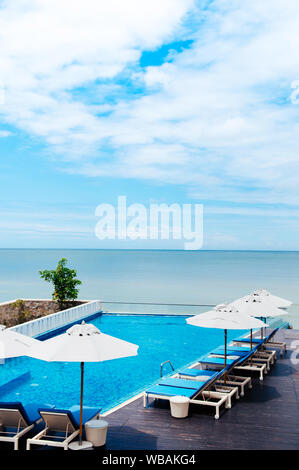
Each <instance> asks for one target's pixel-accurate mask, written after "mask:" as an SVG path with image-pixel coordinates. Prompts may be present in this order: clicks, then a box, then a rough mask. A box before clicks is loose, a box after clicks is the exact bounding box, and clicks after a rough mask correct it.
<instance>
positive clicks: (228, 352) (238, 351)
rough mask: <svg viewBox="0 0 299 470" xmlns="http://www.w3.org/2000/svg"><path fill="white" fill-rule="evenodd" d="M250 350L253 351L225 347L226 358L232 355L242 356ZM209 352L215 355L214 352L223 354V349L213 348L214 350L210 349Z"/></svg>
mask: <svg viewBox="0 0 299 470" xmlns="http://www.w3.org/2000/svg"><path fill="white" fill-rule="evenodd" d="M250 352H253V351H250V350H249V351H240V350H237V351H230V350H229V349H227V351H226V355H227V358H228V359H231V356H233V357H236V356H239V357H240V358H242V357H244V356H247V355H248V354H249V353H250ZM209 354H212V355H215V354H219V355H223V356H224V355H225V349H220V348H217V349H214V351H211V352H210V353H209Z"/></svg>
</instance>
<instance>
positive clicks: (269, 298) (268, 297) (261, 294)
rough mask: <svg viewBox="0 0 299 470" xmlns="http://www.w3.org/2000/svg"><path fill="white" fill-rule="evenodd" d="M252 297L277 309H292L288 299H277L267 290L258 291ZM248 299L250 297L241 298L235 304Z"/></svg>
mask: <svg viewBox="0 0 299 470" xmlns="http://www.w3.org/2000/svg"><path fill="white" fill-rule="evenodd" d="M250 295H251V297H253V298H255V299H258V300H261V301H266V302H268V303H269V304H272V305H273V306H274V307H277V308H287V307H290V306H291V305H292V302H291V301H290V300H286V299H283V298H281V297H277V296H276V295H273V294H271V293H270V292H268V291H266V290H265V289H257V290H255V291H254V292H253V293H252V294H250ZM246 297H248V296H245V297H241V298H240V299H238V300H235V302H239V301H242V299H244V298H246ZM235 302H233V304H235Z"/></svg>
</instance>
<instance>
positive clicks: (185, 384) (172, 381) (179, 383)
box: [158, 377, 207, 390]
mask: <svg viewBox="0 0 299 470" xmlns="http://www.w3.org/2000/svg"><path fill="white" fill-rule="evenodd" d="M206 382H207V380H202V381H200V380H189V379H176V378H173V377H168V378H165V379H163V380H160V382H159V384H158V385H163V387H164V386H169V387H182V388H192V389H193V390H198V389H200V388H201V387H202V385H203V384H205V383H206Z"/></svg>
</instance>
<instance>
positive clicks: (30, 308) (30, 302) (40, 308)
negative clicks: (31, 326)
mask: <svg viewBox="0 0 299 470" xmlns="http://www.w3.org/2000/svg"><path fill="white" fill-rule="evenodd" d="M86 302H87V301H85V300H74V301H70V302H67V304H66V305H65V309H67V308H71V307H76V306H77V305H81V304H84V303H86ZM59 310H60V309H59V307H58V304H57V302H55V301H54V300H49V299H18V300H12V301H10V302H4V303H2V304H0V325H5V326H7V327H10V326H15V325H18V324H20V323H24V322H26V321H29V320H34V319H35V318H40V317H44V316H46V315H49V314H51V313H55V312H59Z"/></svg>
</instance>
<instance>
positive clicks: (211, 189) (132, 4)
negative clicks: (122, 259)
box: [0, 0, 299, 203]
mask: <svg viewBox="0 0 299 470" xmlns="http://www.w3.org/2000/svg"><path fill="white" fill-rule="evenodd" d="M202 5H204V2H200V1H198V2H193V1H191V0H163V2H161V1H157V0H152V1H151V2H148V1H145V0H144V1H140V0H139V1H137V0H134V1H133V0H127V1H126V2H122V1H116V0H113V1H110V2H98V1H91V0H86V1H85V2H84V8H82V2H80V1H74V0H73V1H65V2H58V1H57V0H51V1H50V0H47V1H46V0H35V1H31V2H29V1H25V0H22V1H21V0H11V1H10V2H9V3H8V2H7V3H4V6H3V7H2V9H1V10H0V31H1V32H0V50H1V53H0V67H1V75H2V76H1V80H2V82H3V83H4V86H5V89H6V100H5V103H4V105H2V106H1V107H0V112H1V113H2V117H3V119H4V120H6V121H7V122H9V123H10V124H13V125H15V126H16V127H19V128H21V129H23V130H25V131H27V132H28V133H30V134H31V135H34V136H39V137H42V138H43V139H44V140H45V142H46V143H48V144H49V146H50V148H52V150H54V151H55V152H56V153H57V155H60V157H61V159H62V160H63V161H66V162H69V163H68V166H67V171H70V172H74V173H80V174H84V175H89V176H102V175H109V176H111V175H112V176H119V177H124V178H126V177H130V178H143V179H152V180H159V181H164V182H169V183H182V184H187V185H188V187H189V194H191V195H192V196H193V197H196V198H199V199H226V200H238V201H247V202H250V201H251V202H254V201H263V202H277V201H279V202H285V203H286V202H289V203H298V202H299V201H298V191H297V187H298V184H299V181H298V179H299V176H298V174H299V172H298V169H299V168H298V167H299V158H298V112H299V107H298V106H296V105H294V104H292V102H291V99H290V96H291V93H292V91H293V89H292V88H291V85H292V83H294V81H295V80H297V79H299V67H298V65H297V62H298V61H297V60H296V57H297V51H298V50H299V35H298V22H299V4H298V2H297V0H290V1H289V2H288V5H287V7H286V4H285V2H284V1H283V0H273V1H272V2H271V3H269V2H261V1H260V0H234V1H231V0H230V1H229V0H217V1H214V2H210V4H209V8H203V7H202ZM186 15H187V16H186ZM16 31H17V34H16ZM180 38H182V39H186V38H192V39H193V41H194V42H193V44H192V46H191V47H190V48H189V49H185V50H183V51H182V52H180V53H176V54H172V55H171V57H172V59H171V60H172V62H171V63H170V62H166V63H164V64H162V65H161V66H150V67H148V68H147V69H146V70H143V71H142V70H140V68H139V67H138V60H139V58H140V55H141V52H142V51H143V50H149V49H151V50H155V49H157V48H159V46H161V45H162V44H163V43H169V42H171V41H172V40H174V39H176V40H177V39H180ZM120 73H124V74H126V81H127V82H129V83H130V86H131V87H133V88H134V86H136V87H138V85H139V86H141V87H144V92H143V94H142V95H140V93H137V94H136V95H134V93H131V94H130V92H128V91H127V90H126V89H125V82H121V81H119V74H120ZM78 87H84V88H85V93H76V92H75V89H77V88H78ZM122 87H123V88H122ZM111 97H113V99H111Z"/></svg>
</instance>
